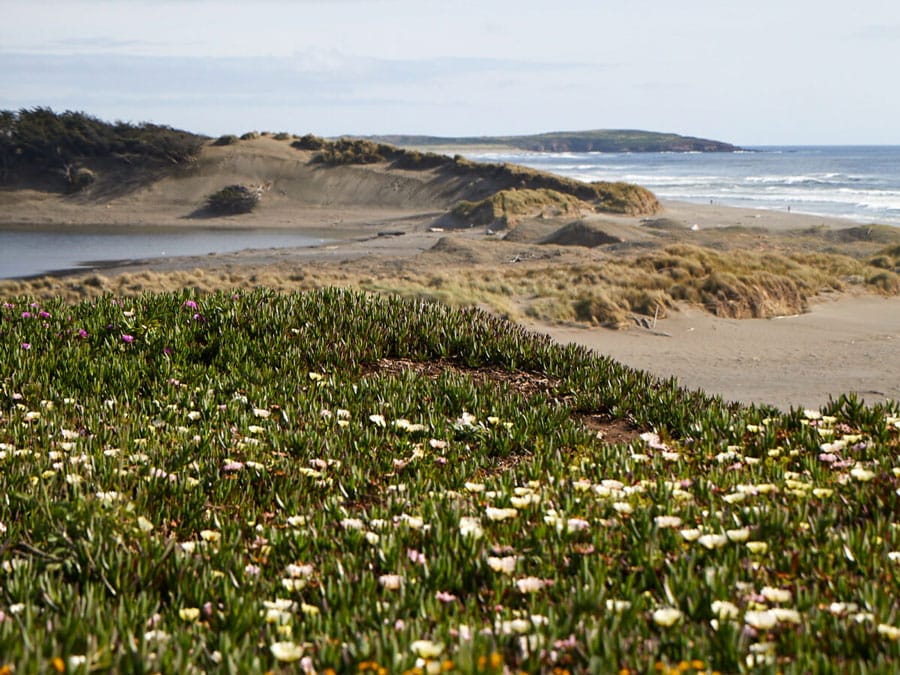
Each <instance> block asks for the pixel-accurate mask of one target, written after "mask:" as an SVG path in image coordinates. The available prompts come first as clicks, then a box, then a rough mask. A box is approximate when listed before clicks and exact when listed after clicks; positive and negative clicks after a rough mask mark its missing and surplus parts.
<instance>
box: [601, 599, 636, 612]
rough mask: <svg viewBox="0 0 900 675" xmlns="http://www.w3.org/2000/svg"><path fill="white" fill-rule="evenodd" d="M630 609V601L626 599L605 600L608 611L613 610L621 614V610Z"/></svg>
mask: <svg viewBox="0 0 900 675" xmlns="http://www.w3.org/2000/svg"><path fill="white" fill-rule="evenodd" d="M629 609H631V603H630V602H629V601H628V600H607V601H606V610H607V611H608V612H615V613H616V614H621V613H622V612H624V611H626V610H629Z"/></svg>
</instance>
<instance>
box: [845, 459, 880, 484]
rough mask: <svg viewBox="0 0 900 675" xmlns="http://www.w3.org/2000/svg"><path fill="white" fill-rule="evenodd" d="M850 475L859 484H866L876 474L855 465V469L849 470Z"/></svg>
mask: <svg viewBox="0 0 900 675" xmlns="http://www.w3.org/2000/svg"><path fill="white" fill-rule="evenodd" d="M850 475H851V476H853V478H855V479H856V480H858V481H859V482H860V483H868V482H869V481H871V480H872V479H874V478H875V475H876V474H875V472H874V471H870V470H869V469H867V468H865V467H864V466H861V465H859V464H857V465H856V466H855V467H853V468H852V469H850Z"/></svg>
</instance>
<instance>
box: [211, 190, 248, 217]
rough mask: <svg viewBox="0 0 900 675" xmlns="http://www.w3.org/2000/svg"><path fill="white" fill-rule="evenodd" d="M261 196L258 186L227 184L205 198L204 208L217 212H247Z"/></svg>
mask: <svg viewBox="0 0 900 675" xmlns="http://www.w3.org/2000/svg"><path fill="white" fill-rule="evenodd" d="M261 197H262V194H261V191H260V190H259V189H258V188H254V187H250V186H247V185H229V186H227V187H224V188H222V189H221V190H218V191H217V192H214V193H212V194H211V195H210V196H209V197H207V198H206V208H207V209H208V210H209V211H210V212H212V213H217V214H233V213H249V212H250V211H252V210H253V209H254V208H256V205H257V204H259V201H260V199H261Z"/></svg>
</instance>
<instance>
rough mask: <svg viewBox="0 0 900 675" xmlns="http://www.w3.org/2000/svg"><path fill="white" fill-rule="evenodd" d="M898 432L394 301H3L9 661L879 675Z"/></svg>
mask: <svg viewBox="0 0 900 675" xmlns="http://www.w3.org/2000/svg"><path fill="white" fill-rule="evenodd" d="M898 425H900V410H898V407H897V405H896V404H888V405H879V406H871V407H869V406H865V405H863V404H862V403H861V402H860V401H859V400H857V399H856V398H854V397H852V396H849V397H841V398H839V399H836V400H835V401H833V402H832V403H830V404H829V405H828V406H826V407H825V408H824V409H823V410H821V411H812V410H807V411H804V410H790V411H787V412H779V411H776V410H773V409H762V408H741V407H738V406H732V405H728V404H726V403H724V402H723V401H721V400H720V399H718V398H714V397H709V396H706V395H704V394H703V393H701V392H691V391H686V390H684V389H682V388H680V387H679V386H678V385H677V383H676V382H674V381H670V380H669V381H660V380H657V379H654V378H652V377H650V376H648V375H647V374H645V373H641V372H638V371H634V370H632V369H629V368H627V367H624V366H622V365H620V364H617V363H615V362H612V361H610V360H609V359H607V358H603V357H601V356H598V355H596V354H594V353H591V352H589V351H587V350H585V349H582V348H578V347H574V346H560V345H557V344H554V343H552V342H551V341H550V340H548V339H547V338H545V337H540V336H537V335H534V334H531V333H528V332H527V331H525V330H523V329H522V328H520V327H517V326H515V325H513V324H509V323H507V322H505V321H502V320H500V319H497V318H495V317H491V316H488V315H486V314H484V313H482V312H480V311H478V310H475V309H464V310H454V309H449V308H447V307H445V306H441V305H436V304H429V303H424V302H419V301H411V300H403V299H400V298H397V297H389V296H370V295H365V294H361V293H355V292H349V291H342V290H334V289H325V290H321V291H316V292H312V293H306V294H290V295H285V294H278V293H274V292H271V291H268V290H265V289H258V290H254V291H234V292H228V293H224V292H223V293H216V294H213V295H209V296H198V295H194V294H192V293H189V292H182V293H170V294H147V295H143V296H140V297H136V298H128V299H124V298H117V297H112V296H106V297H103V298H101V299H99V300H95V301H90V302H84V303H80V304H74V305H70V304H65V303H63V302H62V301H61V300H54V301H50V302H47V303H45V304H39V303H37V302H36V301H34V300H33V299H32V298H25V297H19V298H7V299H6V300H5V302H3V303H2V305H0V495H3V497H2V499H0V532H2V537H0V544H2V545H0V580H2V583H0V668H3V667H7V666H8V667H9V669H10V670H14V671H15V672H16V673H44V672H53V671H57V672H63V671H66V672H69V671H72V672H80V671H82V670H83V671H86V672H90V671H102V672H187V671H192V670H203V671H205V672H264V671H267V670H271V671H273V672H291V669H301V668H305V669H309V668H314V669H315V670H317V671H318V672H328V671H329V669H330V670H333V671H335V672H360V671H367V672H372V671H375V672H378V671H381V670H384V671H386V672H405V671H407V670H408V671H410V672H417V671H414V669H415V668H422V669H426V668H430V669H431V670H436V669H444V670H446V671H450V670H452V671H460V672H482V673H501V672H504V671H515V670H523V671H525V672H534V673H539V672H553V671H554V669H558V670H559V671H566V670H567V671H569V672H618V671H619V670H622V669H627V670H628V671H630V672H652V671H654V670H665V669H669V670H672V671H675V670H677V671H678V672H685V671H693V672H707V671H712V670H719V671H721V672H742V671H744V670H747V669H749V668H750V667H751V666H753V667H754V668H756V667H758V668H761V669H762V671H763V672H770V671H771V672H774V670H775V669H776V668H777V669H778V670H782V671H784V672H825V671H842V672H889V671H890V670H891V669H892V667H893V664H895V663H896V662H897V659H898V658H900V642H898V641H897V638H898V636H900V629H898V628H897V627H896V625H897V624H898V623H900V620H898V619H897V607H896V601H895V598H896V597H897V592H898V591H900V588H898V583H900V582H898V578H900V577H898V574H896V573H895V569H896V565H897V564H900V563H898V558H900V553H898V550H900V535H898V529H897V528H896V527H895V523H894V520H895V514H896V513H897V510H898V508H900V497H898V495H897V489H898V477H897V474H898V473H900V467H898V466H897V460H896V457H897V455H898V452H900V432H898ZM613 428H618V429H619V430H620V432H621V435H620V436H613V435H612V431H611V430H612V429H613ZM598 431H599V432H600V433H599V434H598ZM751 544H752V546H751ZM723 603H730V604H723ZM301 658H304V659H307V660H306V661H303V662H301V663H296V661H299V660H300V659H301ZM657 664H658V665H657ZM683 664H686V665H684V667H682V666H683Z"/></svg>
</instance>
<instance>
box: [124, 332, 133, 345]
mask: <svg viewBox="0 0 900 675" xmlns="http://www.w3.org/2000/svg"><path fill="white" fill-rule="evenodd" d="M122 342H124V343H125V344H129V345H130V344H131V343H132V342H134V336H133V335H125V334H124V333H123V334H122Z"/></svg>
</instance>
